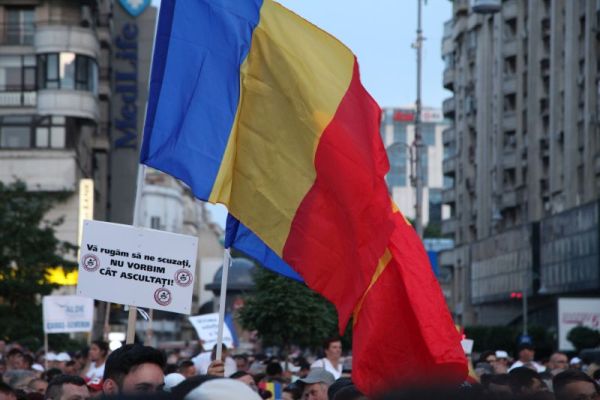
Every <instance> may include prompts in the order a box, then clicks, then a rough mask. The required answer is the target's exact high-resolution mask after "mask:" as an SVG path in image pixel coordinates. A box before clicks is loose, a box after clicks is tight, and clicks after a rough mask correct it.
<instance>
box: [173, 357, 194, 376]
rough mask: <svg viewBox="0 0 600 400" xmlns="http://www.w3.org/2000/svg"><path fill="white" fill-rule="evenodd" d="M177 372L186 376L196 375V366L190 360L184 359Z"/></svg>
mask: <svg viewBox="0 0 600 400" xmlns="http://www.w3.org/2000/svg"><path fill="white" fill-rule="evenodd" d="M177 372H178V373H180V374H181V375H183V376H185V377H186V378H189V377H192V376H194V375H196V366H195V365H194V363H193V362H192V361H190V360H183V361H181V362H180V363H179V366H178V367H177Z"/></svg>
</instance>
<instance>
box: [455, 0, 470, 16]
mask: <svg viewBox="0 0 600 400" xmlns="http://www.w3.org/2000/svg"><path fill="white" fill-rule="evenodd" d="M453 3H454V15H456V16H458V15H466V14H467V13H468V12H469V0H455V1H453Z"/></svg>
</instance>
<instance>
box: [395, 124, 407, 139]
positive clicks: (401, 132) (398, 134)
mask: <svg viewBox="0 0 600 400" xmlns="http://www.w3.org/2000/svg"><path fill="white" fill-rule="evenodd" d="M406 127H407V124H406V123H405V122H398V121H394V143H406Z"/></svg>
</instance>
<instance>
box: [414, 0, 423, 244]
mask: <svg viewBox="0 0 600 400" xmlns="http://www.w3.org/2000/svg"><path fill="white" fill-rule="evenodd" d="M417 3H418V8H417V10H418V11H417V40H416V42H415V43H414V44H413V47H414V48H415V49H416V50H417V100H416V101H415V108H416V110H415V141H414V147H415V180H416V182H415V186H416V205H415V230H416V231H417V234H418V235H419V237H420V238H423V176H422V174H423V168H422V166H421V159H422V155H421V151H422V146H423V143H422V137H421V126H422V124H421V108H422V107H421V65H422V61H421V58H422V57H421V53H422V49H423V40H424V38H423V30H422V29H421V7H422V4H421V0H417Z"/></svg>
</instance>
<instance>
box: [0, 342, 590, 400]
mask: <svg viewBox="0 0 600 400" xmlns="http://www.w3.org/2000/svg"><path fill="white" fill-rule="evenodd" d="M323 353H324V354H323V357H322V358H318V359H316V360H310V361H312V362H309V360H307V359H306V358H304V357H302V356H299V355H297V354H296V355H295V357H294V358H288V359H285V360H283V359H279V358H276V357H267V356H264V355H254V356H250V355H247V354H236V353H234V352H231V351H229V349H227V347H225V346H224V347H223V348H222V356H221V359H218V360H217V356H216V348H213V349H212V351H209V352H199V353H198V354H190V349H180V350H172V351H169V352H165V351H162V350H159V349H156V348H153V347H149V346H143V345H140V344H134V345H123V346H121V347H119V348H118V349H116V350H114V351H112V352H111V351H110V350H109V346H108V344H107V343H106V342H103V341H101V340H99V341H94V342H92V344H91V345H90V346H89V348H87V349H85V350H83V351H79V352H76V353H67V352H60V353H54V352H48V353H47V354H45V353H44V352H43V351H39V352H32V351H31V350H30V349H27V348H24V347H23V346H20V345H19V344H18V343H9V344H7V343H4V342H2V341H0V375H1V377H2V379H1V380H0V400H42V399H52V400H85V399H89V398H93V397H110V398H129V397H132V398H134V397H135V398H152V399H154V398H156V399H160V398H165V399H190V400H196V399H197V400H212V399H231V400H237V399H239V400H242V399H243V400H259V399H272V400H279V399H284V400H297V399H302V400H364V399H367V396H365V395H364V394H363V393H361V392H360V391H359V389H358V388H357V387H356V386H354V384H353V383H352V379H351V374H350V371H349V364H348V363H345V362H344V358H343V357H342V343H341V341H340V340H339V338H332V339H329V340H327V341H325V343H324V345H323ZM427 378H428V377H424V379H423V382H425V383H426V386H425V387H423V385H421V386H420V387H417V388H414V387H413V388H410V389H407V388H403V389H401V390H398V391H390V392H387V393H386V394H382V395H381V396H379V397H377V398H379V399H385V400H388V399H389V400H391V399H407V400H408V399H411V400H415V399H416V400H419V399H423V400H425V399H428V400H429V399H439V398H447V399H487V398H491V399H517V398H518V399H532V400H600V389H599V383H600V365H597V364H595V363H590V364H585V363H584V362H583V361H582V360H581V359H579V358H577V357H573V358H571V359H569V357H568V356H567V354H564V353H561V352H555V353H554V354H552V355H551V356H550V357H549V358H548V359H547V360H543V361H540V360H536V358H535V350H534V348H533V346H532V344H531V343H521V344H520V345H519V346H518V348H517V351H516V352H515V359H514V360H513V359H511V358H510V357H509V354H508V352H506V351H503V350H498V351H485V352H482V353H481V354H480V355H479V357H478V359H477V361H476V362H475V363H474V369H473V370H472V371H471V374H470V376H469V378H468V380H467V381H465V382H464V383H463V384H462V385H461V386H459V387H455V388H448V387H445V388H435V385H436V382H435V379H434V378H433V377H432V379H431V382H428V381H427ZM423 382H422V383H423Z"/></svg>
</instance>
